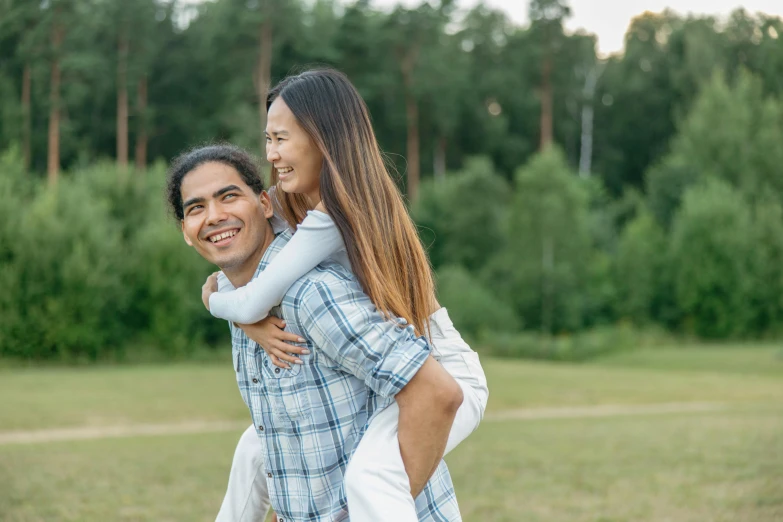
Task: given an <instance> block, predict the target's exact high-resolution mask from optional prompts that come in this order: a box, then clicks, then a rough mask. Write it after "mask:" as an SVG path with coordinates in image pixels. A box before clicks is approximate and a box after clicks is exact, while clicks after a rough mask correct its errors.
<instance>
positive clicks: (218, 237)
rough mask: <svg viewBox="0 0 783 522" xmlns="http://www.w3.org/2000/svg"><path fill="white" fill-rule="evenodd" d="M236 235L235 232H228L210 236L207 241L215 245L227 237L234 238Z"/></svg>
mask: <svg viewBox="0 0 783 522" xmlns="http://www.w3.org/2000/svg"><path fill="white" fill-rule="evenodd" d="M236 234H237V231H236V230H229V231H228V232H223V233H222V234H218V235H216V236H212V237H210V238H209V240H210V241H212V242H213V243H217V242H218V241H220V240H223V239H226V238H227V237H234V236H235V235H236Z"/></svg>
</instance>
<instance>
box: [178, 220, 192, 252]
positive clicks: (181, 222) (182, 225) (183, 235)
mask: <svg viewBox="0 0 783 522" xmlns="http://www.w3.org/2000/svg"><path fill="white" fill-rule="evenodd" d="M179 224H180V226H181V227H182V237H184V238H185V243H187V244H188V246H193V242H192V241H191V240H190V238H189V237H188V235H187V234H186V233H185V220H184V219H181V220H180V222H179Z"/></svg>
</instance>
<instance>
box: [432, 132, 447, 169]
mask: <svg viewBox="0 0 783 522" xmlns="http://www.w3.org/2000/svg"><path fill="white" fill-rule="evenodd" d="M446 146H447V141H446V137H445V136H440V137H439V138H438V141H437V142H436V143H435V154H434V156H435V162H434V165H433V172H434V173H435V178H436V179H438V180H443V179H445V178H446Z"/></svg>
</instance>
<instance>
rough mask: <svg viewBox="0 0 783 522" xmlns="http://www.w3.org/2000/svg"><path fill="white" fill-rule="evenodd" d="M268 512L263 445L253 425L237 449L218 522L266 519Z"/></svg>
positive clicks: (262, 520) (253, 521)
mask: <svg viewBox="0 0 783 522" xmlns="http://www.w3.org/2000/svg"><path fill="white" fill-rule="evenodd" d="M268 511H269V489H267V484H266V475H265V474H264V448H263V446H262V445H261V441H260V440H259V439H258V435H257V434H256V429H255V426H252V425H251V426H250V427H249V428H248V429H246V430H245V432H244V433H243V434H242V436H241V437H240V438H239V442H238V443H237V449H236V450H235V451H234V460H233V462H232V463H231V472H230V473H229V475H228V488H227V489H226V496H225V497H224V498H223V505H222V506H220V512H219V513H218V516H217V519H216V521H215V522H264V520H265V519H266V515H267V512H268Z"/></svg>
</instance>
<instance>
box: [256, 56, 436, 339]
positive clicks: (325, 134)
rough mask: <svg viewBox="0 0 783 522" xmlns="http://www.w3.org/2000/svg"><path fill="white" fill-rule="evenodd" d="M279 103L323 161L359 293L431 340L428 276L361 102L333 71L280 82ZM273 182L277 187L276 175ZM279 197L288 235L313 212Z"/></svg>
mask: <svg viewBox="0 0 783 522" xmlns="http://www.w3.org/2000/svg"><path fill="white" fill-rule="evenodd" d="M278 97H281V98H282V99H283V101H284V102H285V103H286V105H287V106H288V108H289V109H290V110H291V112H293V114H294V116H295V117H296V119H297V121H298V122H299V124H300V125H301V126H302V128H304V129H305V131H306V132H307V133H308V134H309V135H310V138H311V139H312V140H313V143H314V144H315V146H316V147H317V148H318V149H319V150H320V151H321V154H322V155H323V158H324V161H323V167H322V169H321V178H320V191H321V201H322V202H323V204H324V206H325V207H326V211H327V212H328V213H329V215H330V216H331V217H332V219H333V220H334V222H335V224H336V225H337V228H338V229H339V230H340V233H341V234H342V237H343V241H344V242H345V247H346V250H347V251H348V258H349V260H350V261H351V266H352V268H353V271H354V273H355V274H356V277H357V278H358V279H359V282H360V283H361V285H362V289H363V290H364V292H365V293H366V294H367V295H368V296H369V298H370V299H371V300H372V302H373V303H374V304H375V306H376V307H377V308H378V310H380V311H381V312H382V313H383V314H384V315H386V316H387V317H391V316H397V317H402V318H404V319H406V320H407V321H408V322H409V323H410V324H412V325H413V326H414V328H415V329H416V333H417V334H418V335H428V334H429V319H428V317H429V315H430V314H431V313H432V311H433V310H432V308H433V303H434V296H435V292H434V283H433V278H432V268H431V266H430V263H429V259H428V257H427V255H426V253H425V252H424V248H423V247H422V245H421V241H420V239H419V236H418V233H417V232H416V227H415V225H414V224H413V220H411V217H410V215H409V214H408V211H407V209H406V208H405V204H404V202H403V200H402V196H401V195H400V192H399V190H398V188H397V186H396V185H395V183H394V181H393V180H392V178H391V176H390V175H389V172H388V171H387V169H386V165H385V164H384V161H383V156H382V154H381V151H380V148H379V146H378V141H377V139H376V138H375V133H374V131H373V128H372V123H371V121H370V114H369V111H368V110H367V106H366V105H365V103H364V100H363V99H362V97H361V96H360V95H359V93H358V91H357V90H356V88H355V87H354V86H353V85H352V84H351V82H350V81H349V80H348V78H347V77H346V76H345V75H344V74H342V73H340V72H338V71H335V70H333V69H317V70H310V71H306V72H304V73H301V74H298V75H296V76H290V77H288V78H286V79H284V80H283V81H281V82H280V83H279V84H278V85H277V86H275V87H274V88H273V89H272V90H271V91H270V93H269V97H268V98H267V110H268V109H269V106H270V105H271V104H272V102H274V101H275V100H276V99H277V98H278ZM271 180H272V183H273V184H275V185H278V176H277V171H276V170H275V168H274V167H272V174H271ZM276 195H277V198H276V199H277V201H276V204H277V205H278V206H279V207H278V209H279V210H280V211H281V213H282V215H283V217H284V218H285V219H286V221H288V222H289V224H291V225H292V226H293V227H295V226H296V224H297V223H300V222H301V221H302V219H304V217H305V215H306V212H307V210H309V209H310V208H311V206H310V204H309V202H308V201H307V199H306V198H305V196H304V195H303V194H289V193H285V192H283V191H282V190H280V188H279V186H278V189H277V191H276Z"/></svg>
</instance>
